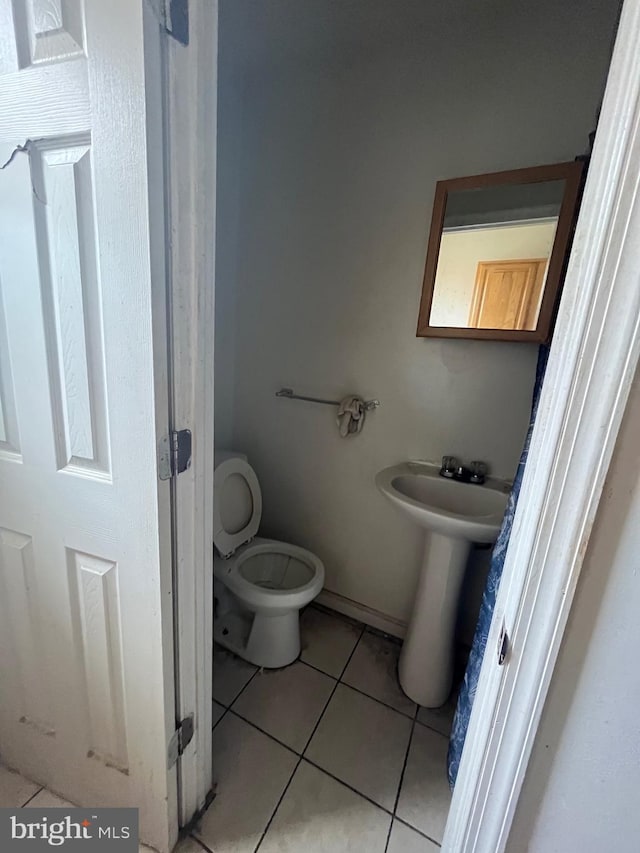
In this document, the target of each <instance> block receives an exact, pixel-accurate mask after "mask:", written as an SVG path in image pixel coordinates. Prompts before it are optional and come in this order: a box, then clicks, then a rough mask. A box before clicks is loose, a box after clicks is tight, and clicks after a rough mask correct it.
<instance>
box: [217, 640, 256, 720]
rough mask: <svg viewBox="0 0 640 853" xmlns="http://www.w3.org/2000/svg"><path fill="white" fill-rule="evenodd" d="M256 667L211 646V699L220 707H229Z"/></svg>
mask: <svg viewBox="0 0 640 853" xmlns="http://www.w3.org/2000/svg"><path fill="white" fill-rule="evenodd" d="M257 668H258V667H257V666H253V664H251V663H247V661H245V660H242V658H239V657H237V656H236V655H233V654H231V652H228V651H227V650H226V649H223V648H222V646H218V645H217V644H214V646H213V698H214V699H217V700H218V702H220V704H221V705H226V706H227V707H228V706H229V705H231V703H232V702H233V700H234V699H235V698H236V697H237V695H238V693H240V691H241V690H242V688H243V687H244V686H245V684H246V683H247V681H249V679H250V678H251V676H252V675H253V673H254V672H255V671H256V670H257Z"/></svg>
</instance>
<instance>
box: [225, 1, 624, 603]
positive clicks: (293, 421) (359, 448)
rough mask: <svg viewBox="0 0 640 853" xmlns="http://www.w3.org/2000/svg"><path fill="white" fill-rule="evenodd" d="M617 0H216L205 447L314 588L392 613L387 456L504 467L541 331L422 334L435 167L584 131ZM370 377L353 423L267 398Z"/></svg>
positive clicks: (407, 532)
mask: <svg viewBox="0 0 640 853" xmlns="http://www.w3.org/2000/svg"><path fill="white" fill-rule="evenodd" d="M615 10H616V4H615V3H612V2H610V0H593V2H589V3H588V4H584V3H578V2H577V0H573V2H567V3H557V2H556V0H540V2H538V3H535V4H532V3H530V2H528V0H527V2H525V0H509V2H507V0H500V2H492V3H476V2H472V0H453V2H448V3H439V4H436V3H430V2H422V0H420V2H418V0H412V2H408V0H401V2H393V3H391V2H386V0H385V2H382V0H360V2H349V3H338V2H300V0H295V2H294V0H281V2H269V0H267V2H251V3H248V2H246V0H233V2H230V0H222V3H221V22H220V42H221V45H220V47H221V68H220V86H221V93H220V110H221V112H220V121H219V133H220V151H219V161H218V162H219V170H220V177H219V213H218V223H219V226H218V227H219V231H218V253H219V258H218V268H217V269H218V272H217V288H218V295H217V328H216V334H217V344H216V393H217V400H216V411H217V421H216V428H217V442H218V446H222V445H227V446H229V445H230V444H233V445H234V446H235V448H236V449H240V450H243V451H245V452H246V453H248V455H249V459H250V460H251V462H252V464H253V465H254V467H255V469H256V471H257V473H258V476H259V478H260V481H261V484H262V489H263V492H264V525H263V531H264V532H265V533H266V534H267V535H272V536H275V537H279V538H282V539H285V540H289V541H291V542H295V543H297V544H300V545H303V546H305V547H308V548H310V549H311V550H313V551H315V552H316V553H317V554H318V555H319V556H320V557H321V558H322V559H323V561H324V562H325V566H326V570H327V580H326V585H327V587H328V588H329V589H330V590H333V591H335V592H338V593H340V594H341V595H344V596H346V597H348V598H351V599H354V600H356V601H358V602H361V603H363V604H365V605H368V606H369V607H372V608H374V609H377V610H379V611H382V612H384V613H387V614H389V615H391V616H393V617H395V618H397V619H406V618H407V616H408V614H409V611H410V606H411V601H412V597H413V590H414V584H415V578H416V571H417V567H418V565H419V562H420V551H421V545H422V542H421V540H422V535H421V533H420V531H419V530H418V529H417V528H416V527H414V526H413V525H411V524H410V523H408V522H407V521H405V520H404V519H403V518H402V517H400V516H399V515H398V513H397V511H396V510H395V509H394V508H393V507H392V506H391V505H389V504H388V503H387V502H386V501H385V500H384V499H383V497H382V496H381V495H380V494H378V492H377V491H376V489H375V487H374V484H373V478H374V475H375V473H376V472H377V471H378V470H380V469H381V468H383V467H385V466H387V465H390V464H392V463H395V462H399V461H401V460H406V459H415V458H426V459H432V460H437V459H439V457H440V456H441V455H442V454H444V453H454V454H457V455H460V456H462V457H464V458H466V459H485V460H487V461H488V462H489V464H490V466H491V468H492V469H493V471H494V472H495V473H496V474H497V475H499V476H505V477H511V476H512V475H513V473H514V470H515V466H516V464H517V460H518V457H519V454H520V450H521V446H522V441H523V438H524V434H525V430H526V425H527V421H528V416H529V407H530V396H531V389H532V384H533V375H534V366H535V359H536V348H535V347H534V346H531V345H523V344H505V343H491V342H477V341H467V342H461V341H447V340H444V341H437V340H425V339H417V338H416V337H415V328H416V321H417V312H418V304H419V297H420V289H421V282H422V274H423V269H424V260H425V254H426V244H427V237H428V230H429V222H430V217H431V207H432V202H433V192H434V187H435V182H436V181H437V180H439V179H442V178H447V177H455V176H461V175H465V174H473V173H477V172H486V171H493V170H499V169H508V168H515V167H520V166H533V165H537V164H543V163H551V162H558V161H562V160H565V159H572V158H573V157H574V156H575V155H576V154H577V153H580V152H582V151H583V150H584V149H585V146H586V142H587V135H588V133H589V131H590V130H591V129H592V127H593V125H594V119H595V115H596V111H597V109H598V105H599V101H600V97H601V93H602V90H603V88H604V79H605V75H606V69H607V66H608V57H609V44H610V35H611V32H612V29H613V26H614V20H615ZM282 385H291V386H293V387H295V388H297V389H300V391H302V392H306V393H311V394H317V395H320V396H327V397H332V398H333V397H337V398H339V397H341V396H342V395H344V394H346V393H350V392H357V393H360V394H362V395H363V396H365V397H373V396H375V397H378V398H379V399H380V400H381V402H382V407H381V408H380V409H379V410H378V411H376V412H374V413H372V414H371V415H370V417H369V418H368V421H367V424H366V426H365V429H364V432H363V433H362V435H361V436H359V437H358V438H356V439H353V440H347V441H345V440H343V439H340V438H339V436H338V433H337V429H336V427H335V423H334V416H335V412H333V411H332V410H330V409H325V408H322V407H317V406H312V405H310V404H304V403H292V402H290V401H284V400H279V399H276V398H275V397H274V392H275V391H276V390H277V389H278V388H279V387H280V386H282Z"/></svg>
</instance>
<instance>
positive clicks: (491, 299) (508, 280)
mask: <svg viewBox="0 0 640 853" xmlns="http://www.w3.org/2000/svg"><path fill="white" fill-rule="evenodd" d="M547 264H548V260H547V258H534V259H531V260H517V261H515V260H514V261H511V260H507V261H481V262H480V263H479V264H478V269H477V273H476V283H475V289H474V292H473V299H472V303H471V311H470V314H469V326H470V327H471V328H474V329H528V330H534V329H535V328H536V324H537V322H538V311H539V309H540V299H541V296H542V289H543V284H544V277H545V270H546V268H547Z"/></svg>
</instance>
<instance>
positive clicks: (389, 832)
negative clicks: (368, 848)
mask: <svg viewBox="0 0 640 853" xmlns="http://www.w3.org/2000/svg"><path fill="white" fill-rule="evenodd" d="M394 820H395V817H394V816H393V815H391V820H390V822H389V830H388V832H387V840H386V841H385V844H384V853H387V850H388V849H389V842H390V841H391V833H392V832H393V822H394Z"/></svg>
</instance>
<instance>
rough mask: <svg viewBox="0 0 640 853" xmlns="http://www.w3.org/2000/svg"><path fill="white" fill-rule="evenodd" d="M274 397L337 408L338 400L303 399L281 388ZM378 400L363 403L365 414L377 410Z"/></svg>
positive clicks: (301, 396) (301, 395)
mask: <svg viewBox="0 0 640 853" xmlns="http://www.w3.org/2000/svg"><path fill="white" fill-rule="evenodd" d="M276 397H288V398H289V399H290V400H307V402H309V403H322V404H323V405H325V406H339V405H340V400H323V399H322V398H321V397H305V396H304V395H303V394H295V393H294V391H293V388H281V389H280V390H279V391H276ZM379 405H380V400H365V401H364V402H363V406H364V410H365V412H370V411H371V410H372V409H377V408H378V406H379Z"/></svg>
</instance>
